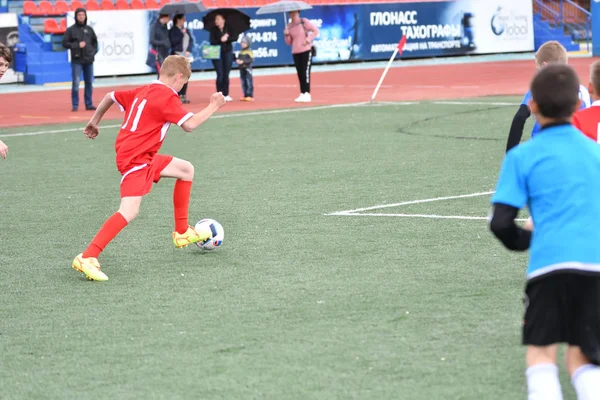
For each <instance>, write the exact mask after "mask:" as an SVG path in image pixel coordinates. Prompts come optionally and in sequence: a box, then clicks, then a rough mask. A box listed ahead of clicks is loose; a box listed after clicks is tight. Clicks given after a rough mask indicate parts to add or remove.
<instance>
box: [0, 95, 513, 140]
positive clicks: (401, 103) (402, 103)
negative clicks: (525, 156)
mask: <svg viewBox="0 0 600 400" xmlns="http://www.w3.org/2000/svg"><path fill="white" fill-rule="evenodd" d="M413 104H421V102H414V101H377V102H375V103H372V104H371V103H369V102H367V101H364V102H359V103H348V104H332V105H326V106H316V107H301V108H284V109H280V110H265V111H250V112H246V113H231V114H219V115H214V116H213V117H212V118H211V119H222V118H236V117H251V116H255V115H269V114H285V113H296V112H302V111H314V110H327V109H332V108H345V107H360V106H366V105H371V106H380V107H381V106H405V105H413ZM433 104H442V105H492V106H493V105H500V106H504V105H518V104H516V103H493V102H476V101H471V102H459V101H455V102H450V101H448V102H440V101H437V102H433ZM119 126H120V124H119V125H105V126H102V127H101V129H111V128H118V127H119ZM78 131H83V127H81V128H69V129H55V130H47V131H36V132H18V133H6V134H0V138H7V137H19V136H37V135H49V134H53V133H64V132H78Z"/></svg>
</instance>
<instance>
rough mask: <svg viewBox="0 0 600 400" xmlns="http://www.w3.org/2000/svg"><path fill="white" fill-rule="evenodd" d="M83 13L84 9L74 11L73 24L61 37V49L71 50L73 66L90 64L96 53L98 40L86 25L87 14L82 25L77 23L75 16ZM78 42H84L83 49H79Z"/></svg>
mask: <svg viewBox="0 0 600 400" xmlns="http://www.w3.org/2000/svg"><path fill="white" fill-rule="evenodd" d="M80 12H84V13H85V9H84V8H78V9H77V10H75V24H74V25H72V26H70V27H69V29H67V31H66V32H65V36H64V37H63V43H62V45H63V47H64V48H65V49H70V50H71V62H72V63H73V64H92V63H93V62H94V59H95V56H96V53H98V38H97V37H96V32H94V29H92V27H91V26H88V24H87V13H86V14H85V21H84V22H83V24H80V23H79V22H77V14H79V13H80ZM79 42H85V47H84V48H81V47H79Z"/></svg>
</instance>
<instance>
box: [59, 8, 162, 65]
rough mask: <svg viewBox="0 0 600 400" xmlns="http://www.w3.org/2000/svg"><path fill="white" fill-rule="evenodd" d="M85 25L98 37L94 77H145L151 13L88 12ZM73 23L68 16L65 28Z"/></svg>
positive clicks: (71, 16) (122, 11)
mask: <svg viewBox="0 0 600 400" xmlns="http://www.w3.org/2000/svg"><path fill="white" fill-rule="evenodd" d="M87 15H88V25H89V26H90V27H92V29H94V31H95V32H96V36H97V37H98V48H99V49H98V54H96V60H95V62H94V75H95V76H115V75H131V74H145V73H149V72H152V69H151V68H150V67H148V66H147V65H146V57H147V56H148V49H149V46H150V43H149V38H150V28H149V25H150V23H149V18H150V13H149V12H148V11H146V10H119V11H88V13H87ZM74 22H75V20H74V13H73V12H70V13H69V14H68V15H67V25H68V26H71V25H73V23H74ZM69 57H70V54H69Z"/></svg>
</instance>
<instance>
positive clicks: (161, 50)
mask: <svg viewBox="0 0 600 400" xmlns="http://www.w3.org/2000/svg"><path fill="white" fill-rule="evenodd" d="M170 20H171V16H170V15H169V14H160V15H159V16H158V19H157V20H156V21H155V22H154V23H153V24H152V28H150V46H152V49H153V50H155V51H156V52H157V53H158V54H157V55H156V62H157V63H158V66H157V68H156V73H157V74H158V76H159V77H160V66H161V65H162V63H163V61H165V58H167V57H168V56H169V54H170V52H169V50H170V49H171V41H170V40H169V29H168V28H167V24H168V23H169V21H170Z"/></svg>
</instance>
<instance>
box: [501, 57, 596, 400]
mask: <svg viewBox="0 0 600 400" xmlns="http://www.w3.org/2000/svg"><path fill="white" fill-rule="evenodd" d="M579 86H580V85H579V80H578V78H577V74H576V73H575V71H574V70H573V69H572V68H571V67H569V66H568V65H565V64H552V65H548V66H545V67H544V68H541V69H540V70H539V71H538V72H537V74H536V75H535V77H534V79H533V81H532V83H531V93H532V98H531V100H530V102H529V107H530V109H531V111H532V113H533V114H534V115H535V117H536V119H537V121H538V123H539V125H540V130H539V132H538V135H537V136H536V138H535V140H530V141H528V142H526V143H523V144H521V145H519V146H517V147H515V148H514V149H512V150H510V151H509V152H508V153H507V155H506V157H505V159H504V162H503V164H502V169H501V171H500V177H499V179H498V184H497V188H496V193H495V194H494V196H493V197H492V204H493V207H494V209H493V215H492V219H491V221H490V228H491V230H492V232H493V233H494V235H495V236H496V237H497V238H498V239H499V240H500V241H501V242H502V243H503V244H504V246H505V247H506V248H508V249H510V250H514V251H525V250H527V249H528V248H529V247H530V246H531V249H530V258H529V265H528V268H527V284H526V288H525V319H524V322H523V344H524V345H526V346H527V372H526V376H527V385H528V390H529V400H534V399H544V400H561V399H562V398H563V397H562V393H561V387H560V382H559V379H558V368H557V366H556V352H557V346H558V344H559V343H567V344H568V348H567V352H566V367H567V370H568V372H569V375H570V376H571V378H572V383H573V386H574V387H575V390H576V392H577V397H578V399H580V400H592V399H600V227H598V221H600V200H599V199H600V146H598V144H597V143H594V142H593V141H591V140H590V139H588V138H587V137H585V136H584V135H582V134H581V132H579V131H578V130H577V129H575V128H574V127H573V126H572V125H571V123H570V121H571V117H572V115H573V113H574V112H575V111H576V110H577V109H578V108H579V106H580V104H581V99H580V97H579ZM525 206H527V207H528V208H529V210H530V211H531V214H532V216H533V220H534V221H535V231H534V232H531V231H529V230H525V229H522V228H520V227H518V226H517V225H516V224H515V218H516V217H517V214H518V212H519V210H520V209H521V208H523V207H525Z"/></svg>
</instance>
